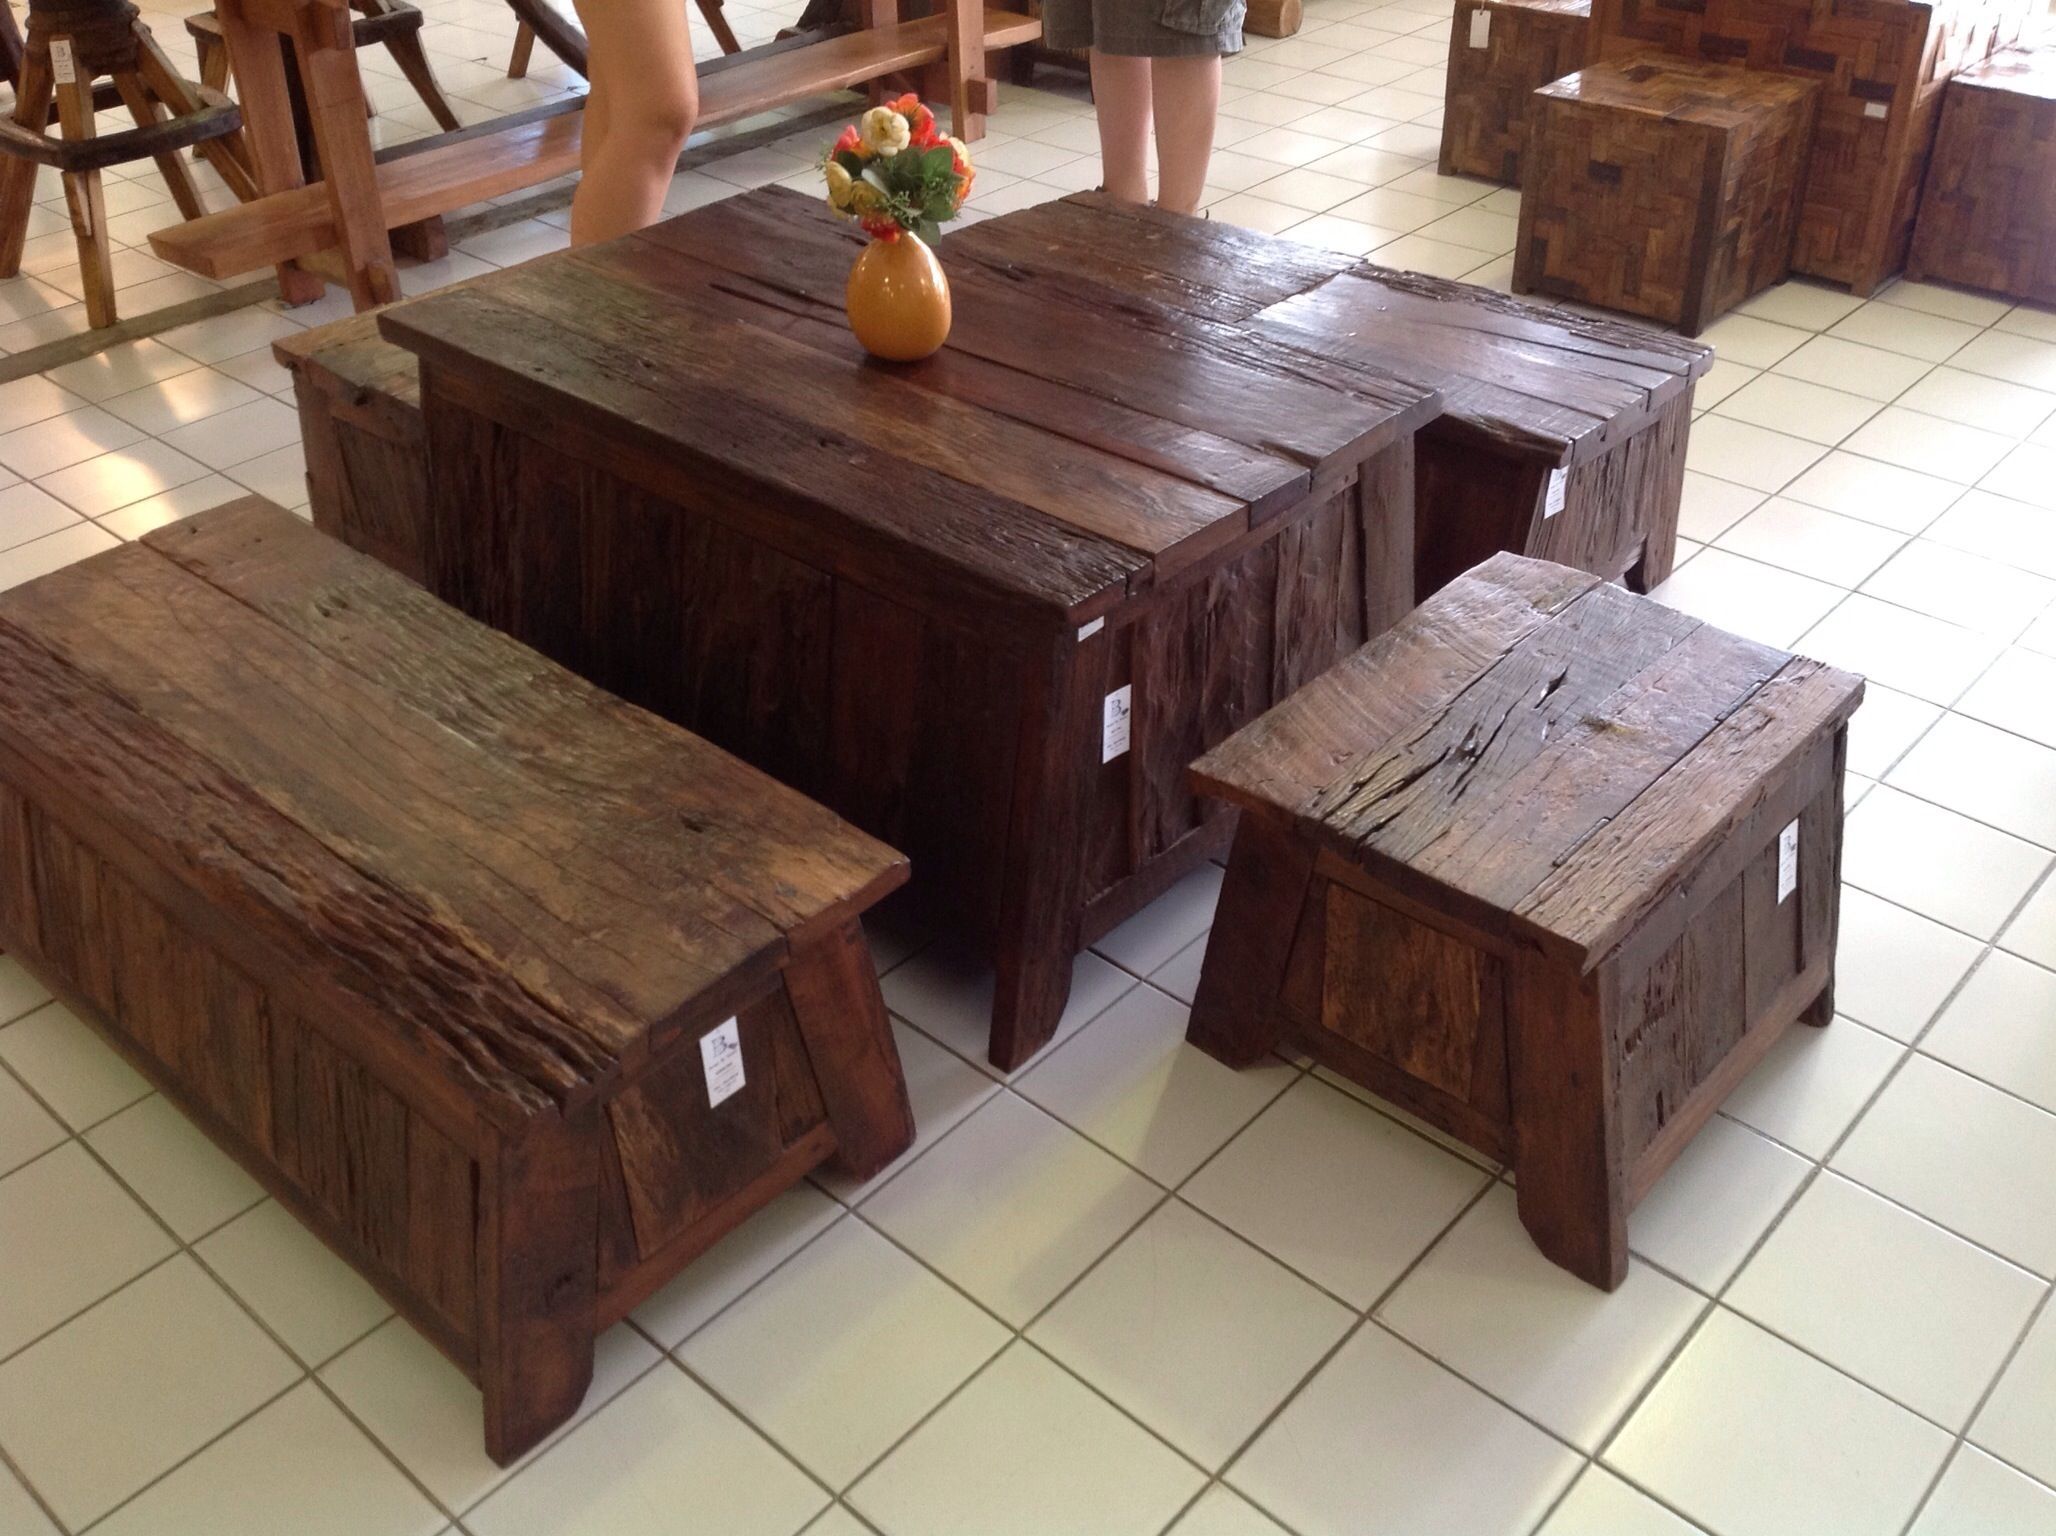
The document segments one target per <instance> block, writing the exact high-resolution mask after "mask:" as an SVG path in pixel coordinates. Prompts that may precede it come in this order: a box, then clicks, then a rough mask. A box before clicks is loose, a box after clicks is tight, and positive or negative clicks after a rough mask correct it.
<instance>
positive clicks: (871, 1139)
mask: <svg viewBox="0 0 2056 1536" xmlns="http://www.w3.org/2000/svg"><path fill="white" fill-rule="evenodd" d="M785 991H786V996H787V997H788V998H790V999H791V1002H792V1012H793V1018H794V1020H795V1021H796V1022H797V1023H798V1025H799V1030H800V1039H801V1040H802V1041H804V1042H805V1044H806V1047H807V1057H808V1059H809V1060H810V1061H811V1062H812V1063H813V1065H814V1080H815V1082H817V1083H818V1084H819V1085H820V1088H821V1097H822V1100H823V1103H824V1107H825V1108H826V1109H827V1111H828V1123H829V1124H830V1125H831V1126H833V1127H834V1128H835V1144H836V1153H835V1160H836V1166H837V1167H839V1168H841V1169H842V1171H843V1172H844V1173H847V1174H849V1175H850V1177H852V1178H857V1179H868V1178H870V1177H871V1175H872V1174H874V1173H876V1172H878V1170H879V1169H881V1168H883V1167H884V1166H885V1165H886V1164H887V1163H889V1162H891V1161H892V1160H893V1159H894V1158H896V1157H898V1156H899V1155H900V1154H901V1153H902V1152H904V1151H906V1150H907V1148H908V1147H910V1146H912V1145H913V1144H914V1111H913V1109H912V1107H911V1106H910V1105H909V1104H908V1103H907V1086H906V1081H905V1079H904V1078H903V1077H902V1076H901V1074H900V1063H899V1048H898V1047H897V1046H895V1045H894V1044H893V1040H892V1023H891V1021H890V1020H888V1019H887V1018H886V1016H885V1000H884V998H882V997H880V996H879V994H878V966H877V962H875V961H874V960H873V959H872V958H871V947H870V945H868V944H866V943H865V942H864V929H863V926H862V925H861V924H860V923H858V922H857V921H856V920H855V919H854V918H852V919H851V920H850V921H849V922H847V923H844V924H843V925H842V926H841V927H840V928H838V929H836V930H835V931H834V932H833V933H831V934H829V935H827V936H826V937H825V938H821V939H816V940H815V941H814V942H813V943H811V944H808V945H806V946H805V947H803V948H802V947H795V948H794V950H793V952H792V959H791V960H790V961H789V962H788V963H787V964H786V968H785Z"/></svg>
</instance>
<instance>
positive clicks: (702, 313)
mask: <svg viewBox="0 0 2056 1536" xmlns="http://www.w3.org/2000/svg"><path fill="white" fill-rule="evenodd" d="M1034 212H1035V214H1037V215H1040V217H1035V218H1031V216H1030V215H1026V214H1024V215H1017V216H1010V217H1009V218H1006V219H1001V220H995V221H993V222H991V223H989V224H986V225H983V226H980V227H976V228H972V229H969V230H966V231H964V232H962V233H960V234H955V235H951V236H950V237H948V238H947V239H945V240H944V241H942V242H941V244H940V246H939V247H938V254H939V255H940V256H941V258H942V263H943V266H944V267H945V269H947V271H948V273H949V277H950V283H951V287H952V289H953V291H954V295H955V314H956V320H955V328H954V330H953V332H952V334H951V337H950V340H949V343H948V345H947V346H946V347H945V348H944V350H943V351H942V352H941V353H939V354H938V355H937V356H935V357H934V358H931V359H929V360H928V361H927V362H924V363H919V364H914V365H911V366H880V365H877V364H875V363H872V362H870V361H869V360H868V359H867V358H865V357H864V355H863V353H862V351H861V349H860V348H859V347H858V346H857V344H856V342H855V340H854V338H853V337H851V336H850V334H849V332H848V330H847V327H846V326H845V325H844V323H843V321H842V317H841V313H840V311H841V300H842V292H843V286H844V284H845V282H846V280H847V277H848V273H849V267H850V263H851V261H852V260H853V259H854V257H855V255H856V253H857V249H858V238H859V237H858V236H856V234H855V232H854V231H853V230H851V229H849V228H848V227H846V226H843V225H841V224H839V223H837V222H836V221H834V220H833V219H832V217H831V216H830V215H828V214H827V212H826V210H825V209H824V208H822V207H821V206H820V203H819V200H818V199H812V198H807V197H803V196H801V195H800V194H798V193H796V192H791V191H788V190H785V189H779V188H770V189H765V190H761V191H757V192H753V193H750V194H747V195H745V196H741V197H736V198H732V199H728V200H727V201H724V202H722V203H720V204H718V205H715V206H713V207H709V208H706V209H702V210H698V211H697V212H696V213H694V214H689V215H686V216H684V217H681V218H678V219H674V220H671V221H669V222H667V223H664V224H659V225H656V226H654V227H652V228H650V229H648V230H646V231H644V232H643V233H642V234H640V235H638V236H634V237H631V238H629V239H626V240H621V241H616V242H614V243H612V244H609V245H606V246H601V247H597V248H593V249H589V250H583V251H577V252H566V253H563V254H561V255H555V256H548V257H544V258H542V259H540V260H538V261H534V262H530V263H527V264H526V265H524V266H521V267H517V268H512V269H509V270H507V271H505V272H502V273H498V274H495V275H493V276H490V277H486V278H481V279H479V280H477V281H476V282H473V283H469V284H466V285H465V286H463V287H462V288H459V289H452V290H446V291H443V292H441V293H436V294H431V295H428V296H426V297H424V298H421V299H418V300H415V301H413V302H411V303H407V304H402V305H399V306H396V307H395V308H393V309H391V310H388V311H386V312H385V313H384V315H383V316H382V317H381V319H380V325H381V327H382V329H383V330H384V332H385V334H386V335H387V336H389V337H391V338H392V339H394V340H395V341H397V342H399V343H400V344H401V345H402V346H405V347H407V348H408V349H409V350H411V351H413V352H415V353H417V354H419V356H420V358H421V360H422V365H423V371H424V384H425V386H427V385H428V382H429V381H430V380H432V379H434V378H436V377H443V376H449V375H461V377H462V380H463V381H464V384H463V387H465V388H467V389H474V390H475V389H478V388H484V387H490V388H492V389H493V390H494V392H495V395H496V397H497V398H498V399H501V400H503V401H504V400H507V399H512V400H514V401H515V402H517V403H518V405H519V406H520V407H521V408H524V409H526V410H528V411H531V412H533V413H534V414H535V417H536V419H537V420H538V421H539V422H547V423H549V426H550V430H551V432H552V434H553V436H554V437H555V438H556V439H557V440H559V441H572V440H577V441H583V442H585V443H587V444H588V445H590V446H592V447H593V449H594V451H595V453H612V454H622V453H626V454H630V455H633V454H647V455H651V456H653V457H656V458H660V459H663V460H667V461H669V462H670V463H672V464H673V465H691V466H694V467H695V468H702V469H704V470H705V472H706V476H707V481H706V484H707V495H708V498H709V505H710V506H718V504H719V500H720V497H721V494H722V482H723V476H724V472H725V471H727V470H746V471H747V473H748V475H749V477H750V478H751V479H752V480H755V481H757V482H759V483H762V482H764V481H766V480H768V481H769V482H771V483H773V484H776V485H778V486H780V487H782V488H784V489H786V490H789V491H790V492H791V493H792V500H793V503H794V504H805V505H807V506H810V507H812V508H814V509H816V513H815V515H813V516H811V517H809V518H807V519H805V520H804V522H803V523H797V522H796V523H795V525H794V526H789V527H786V528H785V529H783V530H782V537H783V539H784V541H786V542H788V544H789V546H790V547H792V548H794V549H795V550H796V551H800V550H803V551H805V552H806V554H807V555H808V556H809V558H813V559H826V560H829V561H831V562H832V563H833V564H834V565H835V567H836V568H837V569H840V570H844V571H859V570H871V571H874V572H876V571H879V570H881V569H882V570H883V571H884V572H885V573H886V574H887V575H888V578H889V579H891V581H892V583H893V586H894V588H895V589H896V590H898V591H900V592H903V593H906V594H908V595H909V596H910V597H912V598H915V599H916V600H919V599H921V598H922V597H924V596H925V597H926V598H927V599H929V600H930V602H931V603H932V605H934V606H946V607H951V608H958V609H961V608H963V607H964V606H965V605H967V604H969V605H971V606H972V607H974V608H984V609H989V610H990V609H998V610H1006V611H1008V612H1010V613H1012V614H1013V615H1014V620H1013V622H1014V623H1015V624H1016V625H1017V626H1018V624H1019V623H1020V622H1021V621H1022V620H1032V621H1035V622H1038V623H1041V624H1046V625H1047V626H1049V627H1050V628H1056V627H1060V626H1062V625H1066V624H1070V625H1077V624H1082V623H1086V622H1089V621H1090V620H1092V619H1093V618H1095V617H1099V616H1102V615H1105V614H1107V613H1109V612H1110V611H1112V610H1113V609H1114V608H1116V607H1118V606H1119V605H1120V604H1121V602H1122V601H1123V600H1124V599H1126V598H1128V597H1130V596H1131V595H1139V594H1142V593H1145V592H1147V591H1148V590H1149V589H1150V587H1151V586H1152V585H1153V584H1154V583H1155V582H1156V581H1157V580H1158V579H1159V578H1161V577H1164V576H1168V575H1170V574H1172V573H1174V572H1177V571H1179V570H1181V569H1183V568H1185V567H1187V566H1190V565H1192V564H1193V563H1195V562H1198V561H1201V560H1203V559H1205V558H1206V557H1208V556H1209V555H1213V554H1216V553H1219V552H1220V551H1222V550H1224V549H1226V548H1227V547H1228V546H1230V545H1231V544H1233V543H1234V542H1235V541H1236V540H1237V539H1238V538H1239V537H1240V536H1242V535H1243V534H1245V533H1247V532H1248V530H1249V529H1250V528H1251V527H1252V526H1253V525H1255V524H1257V523H1260V522H1261V521H1263V520H1264V519H1265V518H1266V517H1267V516H1268V515H1270V514H1272V513H1273V512H1275V511H1281V510H1283V509H1285V508H1287V507H1290V506H1293V505H1296V504H1298V503H1299V502H1300V501H1301V500H1302V499H1303V498H1304V497H1305V496H1306V495H1307V494H1308V492H1309V489H1310V487H1315V486H1318V485H1320V484H1321V483H1322V481H1323V479H1324V477H1336V476H1340V475H1342V474H1345V473H1347V472H1349V471H1351V470H1353V469H1354V467H1355V466H1356V465H1357V464H1359V463H1360V462H1362V461H1363V460H1364V459H1365V458H1366V457H1367V456H1368V455H1370V454H1373V453H1375V452H1377V451H1378V450H1379V449H1381V448H1382V447H1384V446H1386V445H1388V444H1390V443H1392V442H1395V441H1397V440H1399V439H1400V438H1402V437H1404V436H1406V435H1409V434H1410V433H1412V432H1413V431H1414V430H1415V429H1416V428H1417V427H1419V426H1420V425H1421V424H1422V423H1423V422H1425V421H1427V420H1429V419H1431V418H1432V417H1433V416H1434V415H1435V414H1436V413H1437V411H1438V410H1439V408H1440V402H1439V399H1438V397H1437V395H1436V393H1435V392H1434V390H1433V389H1432V388H1430V387H1426V386H1422V385H1419V384H1415V383H1411V382H1408V381H1405V380H1403V379H1401V378H1398V377H1395V376H1393V375H1392V374H1390V373H1388V372H1385V371H1383V370H1380V369H1377V368H1374V367H1368V366H1364V365H1362V364H1361V363H1357V362H1354V361H1351V360H1349V359H1346V358H1344V359H1331V358H1325V357H1322V356H1320V355H1318V354H1316V353H1314V352H1311V351H1308V350H1305V349H1302V348H1298V347H1295V346H1293V345H1291V344H1290V343H1288V342H1285V341H1282V340H1277V339H1273V338H1269V337H1264V336H1259V335H1255V334H1253V333H1251V332H1248V331H1246V330H1243V329H1240V328H1238V326H1237V325H1236V324H1235V322H1236V321H1238V320H1240V319H1242V318H1245V317H1246V316H1247V315H1248V314H1250V313H1253V312H1254V310H1255V309H1256V308H1259V307H1261V306H1262V304H1263V303H1265V302H1268V301H1269V300H1270V299H1271V298H1273V297H1284V296H1287V295H1289V294H1291V293H1294V292H1298V291H1300V290H1301V289H1303V288H1305V287H1307V286H1310V285H1311V284H1313V283H1316V282H1319V281H1321V280H1322V279H1323V278H1325V277H1327V276H1329V275H1331V274H1332V272H1333V271H1334V270H1335V266H1334V262H1335V258H1329V257H1326V256H1324V255H1322V254H1321V253H1317V252H1313V251H1310V250H1302V249H1300V248H1298V247H1291V246H1286V245H1284V244H1283V243H1282V242H1274V241H1260V240H1258V239H1256V238H1255V237H1244V236H1241V233H1240V232H1239V231H1238V232H1228V231H1225V230H1222V231H1221V234H1220V236H1219V237H1218V238H1217V239H1216V240H1215V241H1214V249H1213V252H1212V256H1211V261H1210V262H1200V261H1194V262H1193V263H1192V264H1191V265H1190V266H1189V268H1188V270H1187V273H1186V275H1185V276H1184V277H1182V278H1181V279H1180V280H1178V281H1176V282H1172V281H1168V280H1166V281H1161V282H1157V281H1153V276H1152V274H1151V273H1150V272H1149V271H1148V270H1146V269H1143V268H1138V267H1136V266H1135V265H1134V261H1133V257H1132V252H1131V249H1130V248H1131V247H1132V246H1133V245H1134V243H1135V236H1134V231H1135V230H1136V228H1137V227H1138V221H1137V220H1136V219H1135V218H1133V217H1130V216H1127V215H1125V214H1123V213H1121V212H1119V211H1117V210H1114V209H1112V208H1110V207H1106V206H1101V205H1099V204H1097V203H1096V202H1095V201H1094V200H1091V199H1079V200H1071V201H1069V202H1067V203H1066V204H1063V205H1059V206H1056V207H1053V208H1051V209H1049V210H1047V211H1044V210H1035V211H1034ZM1166 222H1168V221H1166ZM1216 228H1219V227H1218V226H1216ZM1030 230H1032V232H1033V235H1034V238H1035V239H1036V240H1037V242H1038V243H1037V253H1038V260H1037V261H1035V262H1025V261H1017V260H1015V259H1013V258H1012V256H1011V254H1010V250H1009V248H1008V246H1007V245H1006V241H1007V239H1009V238H1011V237H1013V236H1014V235H1016V234H1020V233H1025V232H1027V231H1030ZM989 231H990V232H992V233H988V232H989ZM587 456H588V457H591V456H592V455H587Z"/></svg>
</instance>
